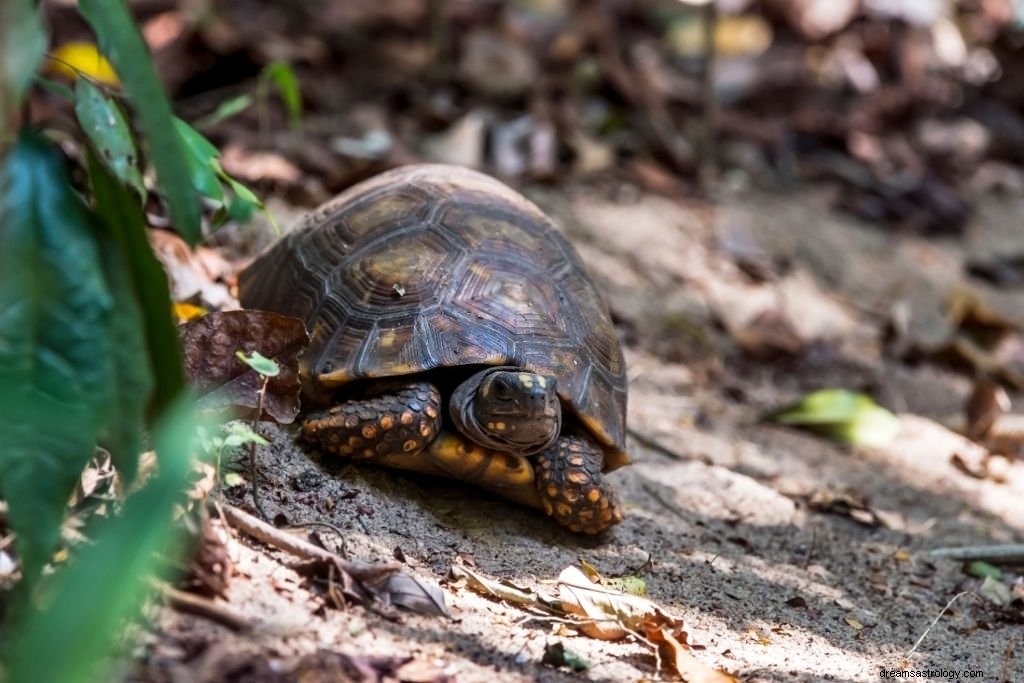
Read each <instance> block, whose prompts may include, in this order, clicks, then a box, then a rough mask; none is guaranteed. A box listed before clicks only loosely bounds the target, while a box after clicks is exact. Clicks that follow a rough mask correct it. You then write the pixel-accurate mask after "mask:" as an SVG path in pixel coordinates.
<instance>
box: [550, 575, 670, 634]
mask: <svg viewBox="0 0 1024 683" xmlns="http://www.w3.org/2000/svg"><path fill="white" fill-rule="evenodd" d="M558 596H559V598H561V600H562V609H563V610H565V611H566V612H567V613H569V614H575V615H577V616H581V617H585V618H586V619H588V621H586V622H583V623H581V624H580V630H581V631H582V632H583V633H585V634H586V635H588V636H590V637H591V638H598V639H600V640H618V639H619V638H623V637H625V636H626V635H628V634H629V633H630V632H638V631H646V630H650V629H654V628H660V627H663V626H667V627H672V628H677V627H681V626H682V621H680V620H679V619H677V618H676V617H673V616H671V615H669V614H668V613H666V612H665V611H664V610H662V609H661V608H660V607H658V606H657V605H656V604H654V603H653V602H651V601H650V600H647V599H646V598H640V597H637V596H635V595H627V594H625V593H620V592H618V591H613V590H609V589H607V588H602V587H601V586H599V585H597V584H596V583H594V582H592V581H591V580H590V579H588V578H587V577H586V576H585V575H584V574H583V572H581V571H580V570H579V569H577V568H576V567H566V568H565V569H563V570H562V573H561V574H559V575H558Z"/></svg>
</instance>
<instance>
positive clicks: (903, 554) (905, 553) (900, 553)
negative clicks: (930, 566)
mask: <svg viewBox="0 0 1024 683" xmlns="http://www.w3.org/2000/svg"><path fill="white" fill-rule="evenodd" d="M892 557H893V559H894V560H896V561H897V562H906V561H907V560H909V559H910V551H909V550H907V549H906V548H900V549H899V550H897V551H896V552H895V553H894V554H893V556H892Z"/></svg>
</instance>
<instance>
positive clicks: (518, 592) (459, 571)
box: [451, 564, 562, 612]
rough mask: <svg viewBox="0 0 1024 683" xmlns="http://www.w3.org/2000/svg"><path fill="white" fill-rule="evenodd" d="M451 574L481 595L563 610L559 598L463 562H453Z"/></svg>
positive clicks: (514, 602) (522, 604) (556, 610)
mask: <svg viewBox="0 0 1024 683" xmlns="http://www.w3.org/2000/svg"><path fill="white" fill-rule="evenodd" d="M451 575H452V578H454V579H455V580H456V581H465V582H466V586H467V587H468V588H469V589H470V590H472V591H475V592H477V593H480V594H481V595H487V596H490V597H493V598H498V599H499V600H505V601H506V602H510V603H512V604H514V605H520V606H524V607H538V608H540V609H543V610H545V611H547V612H561V611H562V610H561V609H560V607H559V603H558V600H557V599H556V598H554V597H553V596H550V595H545V594H544V593H539V592H537V591H534V590H532V589H530V588H524V587H522V586H517V585H515V584H514V583H512V582H511V581H506V580H500V581H499V580H494V579H489V578H487V577H486V576H484V575H483V574H480V573H479V572H475V571H473V570H472V569H470V568H469V567H467V566H465V565H462V564H453V565H452V568H451Z"/></svg>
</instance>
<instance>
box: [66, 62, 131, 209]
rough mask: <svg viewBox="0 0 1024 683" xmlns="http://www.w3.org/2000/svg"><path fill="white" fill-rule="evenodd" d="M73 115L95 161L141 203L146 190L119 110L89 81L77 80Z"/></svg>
mask: <svg viewBox="0 0 1024 683" xmlns="http://www.w3.org/2000/svg"><path fill="white" fill-rule="evenodd" d="M75 114H76V115H77V116H78V122H79V123H80V124H81V126H82V130H83V131H85V134H86V136H87V137H88V138H89V142H91V143H92V147H93V149H94V150H96V154H98V155H99V158H100V159H102V160H103V163H104V164H106V165H107V168H109V169H110V170H111V171H113V173H114V175H115V176H117V178H118V180H120V181H121V182H122V183H124V184H126V185H128V186H129V187H131V188H132V189H133V190H135V192H136V193H137V194H138V195H139V198H140V200H143V201H144V200H145V198H146V188H145V187H144V186H143V184H142V174H141V173H140V172H139V166H138V163H139V154H138V151H137V150H136V148H135V138H133V137H132V131H131V128H130V127H129V126H128V121H126V120H125V118H124V114H123V113H122V112H121V108H120V107H118V106H117V103H116V102H114V100H113V99H111V98H110V97H108V96H107V95H106V94H104V92H103V91H102V90H100V89H99V88H97V87H96V86H95V85H93V84H92V83H91V82H90V81H89V79H87V78H79V79H78V83H77V84H76V85H75Z"/></svg>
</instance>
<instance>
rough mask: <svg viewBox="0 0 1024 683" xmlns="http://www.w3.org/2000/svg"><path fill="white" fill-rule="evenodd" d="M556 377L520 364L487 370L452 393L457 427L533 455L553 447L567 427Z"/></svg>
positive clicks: (480, 439)
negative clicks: (530, 369)
mask: <svg viewBox="0 0 1024 683" xmlns="http://www.w3.org/2000/svg"><path fill="white" fill-rule="evenodd" d="M555 389H556V386H555V379H554V378H553V377H547V376H545V375H540V374H537V373H536V372H530V371H528V370H523V369H521V368H516V367H504V366H502V367H494V368H487V369H486V370H482V371H480V372H478V373H476V374H475V375H473V376H472V377H470V378H469V379H467V380H466V381H465V382H463V383H462V384H460V385H459V386H458V387H457V388H456V389H455V391H454V392H452V398H451V403H450V405H449V413H450V414H451V418H452V421H453V422H454V423H455V426H456V428H458V430H459V431H460V432H462V433H463V434H464V435H466V436H467V437H469V438H470V439H472V440H473V441H475V442H476V443H478V444H480V445H481V446H486V447H488V448H494V449H496V450H499V451H506V452H510V453H517V454H523V455H529V454H532V453H537V452H538V451H542V450H544V449H545V448H548V447H549V446H551V445H552V444H553V443H554V442H555V439H557V438H558V434H559V432H560V431H561V429H562V406H561V403H559V401H558V394H557V393H555Z"/></svg>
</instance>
